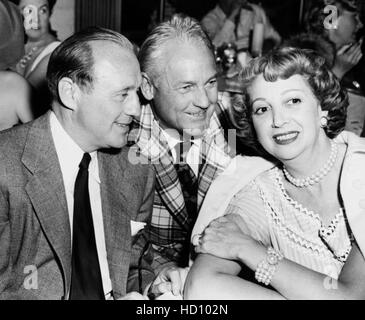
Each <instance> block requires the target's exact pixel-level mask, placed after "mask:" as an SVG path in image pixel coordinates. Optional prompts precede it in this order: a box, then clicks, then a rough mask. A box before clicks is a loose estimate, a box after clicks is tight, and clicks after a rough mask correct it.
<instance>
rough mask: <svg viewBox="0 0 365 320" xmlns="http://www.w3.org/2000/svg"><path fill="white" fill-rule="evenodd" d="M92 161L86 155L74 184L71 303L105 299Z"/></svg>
mask: <svg viewBox="0 0 365 320" xmlns="http://www.w3.org/2000/svg"><path fill="white" fill-rule="evenodd" d="M90 160H91V157H90V155H89V154H88V153H85V154H84V156H83V158H82V160H81V163H80V165H79V168H80V169H79V172H78V174H77V178H76V182H75V191H74V213H73V233H72V234H73V236H72V237H73V238H72V239H73V240H72V276H71V291H70V299H71V300H104V299H105V296H104V290H103V285H102V278H101V272H100V266H99V259H98V252H97V249H96V241H95V233H94V225H93V219H92V214H91V206H90V197H89V185H88V183H89V171H88V167H89V164H90Z"/></svg>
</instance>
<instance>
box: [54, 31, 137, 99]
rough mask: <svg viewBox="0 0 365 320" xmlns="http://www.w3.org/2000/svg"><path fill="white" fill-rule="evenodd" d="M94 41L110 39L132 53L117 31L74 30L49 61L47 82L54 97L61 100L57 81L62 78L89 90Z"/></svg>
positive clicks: (129, 43)
mask: <svg viewBox="0 0 365 320" xmlns="http://www.w3.org/2000/svg"><path fill="white" fill-rule="evenodd" d="M93 41H110V42H113V43H115V44H117V45H119V46H120V47H122V48H124V49H126V50H129V51H131V52H132V53H133V45H132V43H131V42H130V41H129V40H128V39H127V38H126V37H124V36H123V35H121V34H120V33H118V32H115V31H112V30H109V29H104V28H99V27H90V28H86V29H84V30H81V31H79V32H77V33H75V34H74V35H73V36H71V37H69V38H68V39H66V40H65V41H63V42H62V43H61V44H60V45H59V46H58V47H57V48H56V49H55V50H54V51H53V53H52V55H51V58H50V60H49V63H48V69H47V81H48V87H49V89H50V91H51V94H52V97H53V100H58V102H60V103H61V101H60V99H59V96H58V83H59V81H60V80H61V79H62V78H65V77H67V78H70V79H71V80H72V81H74V82H75V83H77V85H79V86H80V87H81V88H82V89H85V90H90V89H92V85H93V67H94V57H93V52H92V48H91V45H90V43H92V42H93Z"/></svg>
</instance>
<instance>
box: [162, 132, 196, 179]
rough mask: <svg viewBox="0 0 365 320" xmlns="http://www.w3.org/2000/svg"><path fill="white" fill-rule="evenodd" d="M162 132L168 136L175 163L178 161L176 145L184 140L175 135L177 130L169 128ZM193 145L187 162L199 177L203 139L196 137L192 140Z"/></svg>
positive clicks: (167, 139) (187, 156)
mask: <svg viewBox="0 0 365 320" xmlns="http://www.w3.org/2000/svg"><path fill="white" fill-rule="evenodd" d="M162 132H163V134H164V136H165V138H166V141H167V144H168V145H169V148H170V150H171V153H172V158H173V160H174V163H176V162H177V159H176V158H177V154H176V149H175V146H176V145H177V144H178V143H180V142H182V140H181V139H180V137H178V136H175V135H173V133H174V132H176V131H175V130H173V131H171V132H170V131H169V130H163V129H162ZM192 143H193V144H192V145H191V147H190V149H189V151H188V153H187V155H186V163H187V164H188V165H189V167H190V168H191V169H192V170H193V172H194V174H195V176H196V177H198V172H199V161H200V156H199V153H200V146H201V143H202V140H201V139H194V140H192Z"/></svg>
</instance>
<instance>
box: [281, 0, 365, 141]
mask: <svg viewBox="0 0 365 320" xmlns="http://www.w3.org/2000/svg"><path fill="white" fill-rule="evenodd" d="M326 5H334V6H336V8H337V11H336V12H334V11H331V13H332V15H333V16H332V20H329V18H330V17H331V16H329V14H330V13H325V11H324V9H325V7H326ZM336 17H337V18H336ZM330 21H332V24H331V23H330ZM362 26H363V25H362V23H361V21H360V18H359V9H358V7H357V6H356V3H355V1H351V0H327V1H326V2H324V1H322V0H321V1H318V2H316V3H315V4H314V6H313V7H312V8H311V9H310V10H309V12H308V14H307V16H306V19H305V27H306V29H307V31H309V32H310V34H309V35H308V36H307V37H306V35H300V37H297V38H293V39H291V40H289V42H288V44H289V45H291V46H298V47H300V48H306V49H311V47H310V46H306V45H308V44H309V42H308V41H306V40H305V39H307V40H310V39H309V37H313V36H314V35H315V36H317V39H316V40H315V41H316V42H317V43H321V44H322V45H317V44H316V45H315V46H316V47H317V48H313V49H320V50H317V51H318V53H319V54H321V55H322V56H324V57H325V58H326V60H327V61H328V63H330V64H331V69H332V71H333V72H334V73H335V75H336V76H337V77H338V78H339V79H340V80H341V84H342V85H343V86H344V87H345V88H346V89H347V91H348V95H349V107H348V109H347V122H346V127H345V128H346V130H349V131H351V132H354V133H356V134H357V135H360V134H361V131H362V130H363V123H364V120H365V92H364V90H363V89H364V88H363V87H364V81H363V80H362V78H363V73H364V70H363V69H364V67H365V64H364V61H363V59H361V58H362V51H361V50H362V49H361V47H362V42H363V40H362V38H360V37H359V36H360V33H361V28H362ZM359 38H360V40H359ZM331 45H332V48H331ZM323 49H324V50H323ZM325 51H327V52H325ZM331 60H332V61H331Z"/></svg>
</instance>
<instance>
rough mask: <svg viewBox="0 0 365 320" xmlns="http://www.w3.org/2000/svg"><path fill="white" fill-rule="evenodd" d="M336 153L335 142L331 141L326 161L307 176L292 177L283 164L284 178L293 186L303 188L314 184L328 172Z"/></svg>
mask: <svg viewBox="0 0 365 320" xmlns="http://www.w3.org/2000/svg"><path fill="white" fill-rule="evenodd" d="M337 153H338V147H337V144H336V143H334V142H333V141H331V154H330V157H329V158H328V160H327V162H326V163H325V165H324V166H323V167H322V168H321V169H320V170H318V171H317V172H315V173H313V174H312V175H311V176H309V177H306V178H302V179H297V178H294V177H293V176H292V175H291V174H290V173H289V172H288V170H287V169H286V168H285V166H283V173H284V175H285V178H286V179H287V180H288V181H289V182H290V183H291V184H293V185H294V186H296V187H298V188H304V187H308V186H311V185H314V184H316V183H318V182H320V181H321V180H322V179H323V178H324V177H325V176H326V175H327V174H328V172H330V170H331V169H332V167H333V165H334V164H335V161H336V158H337Z"/></svg>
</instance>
